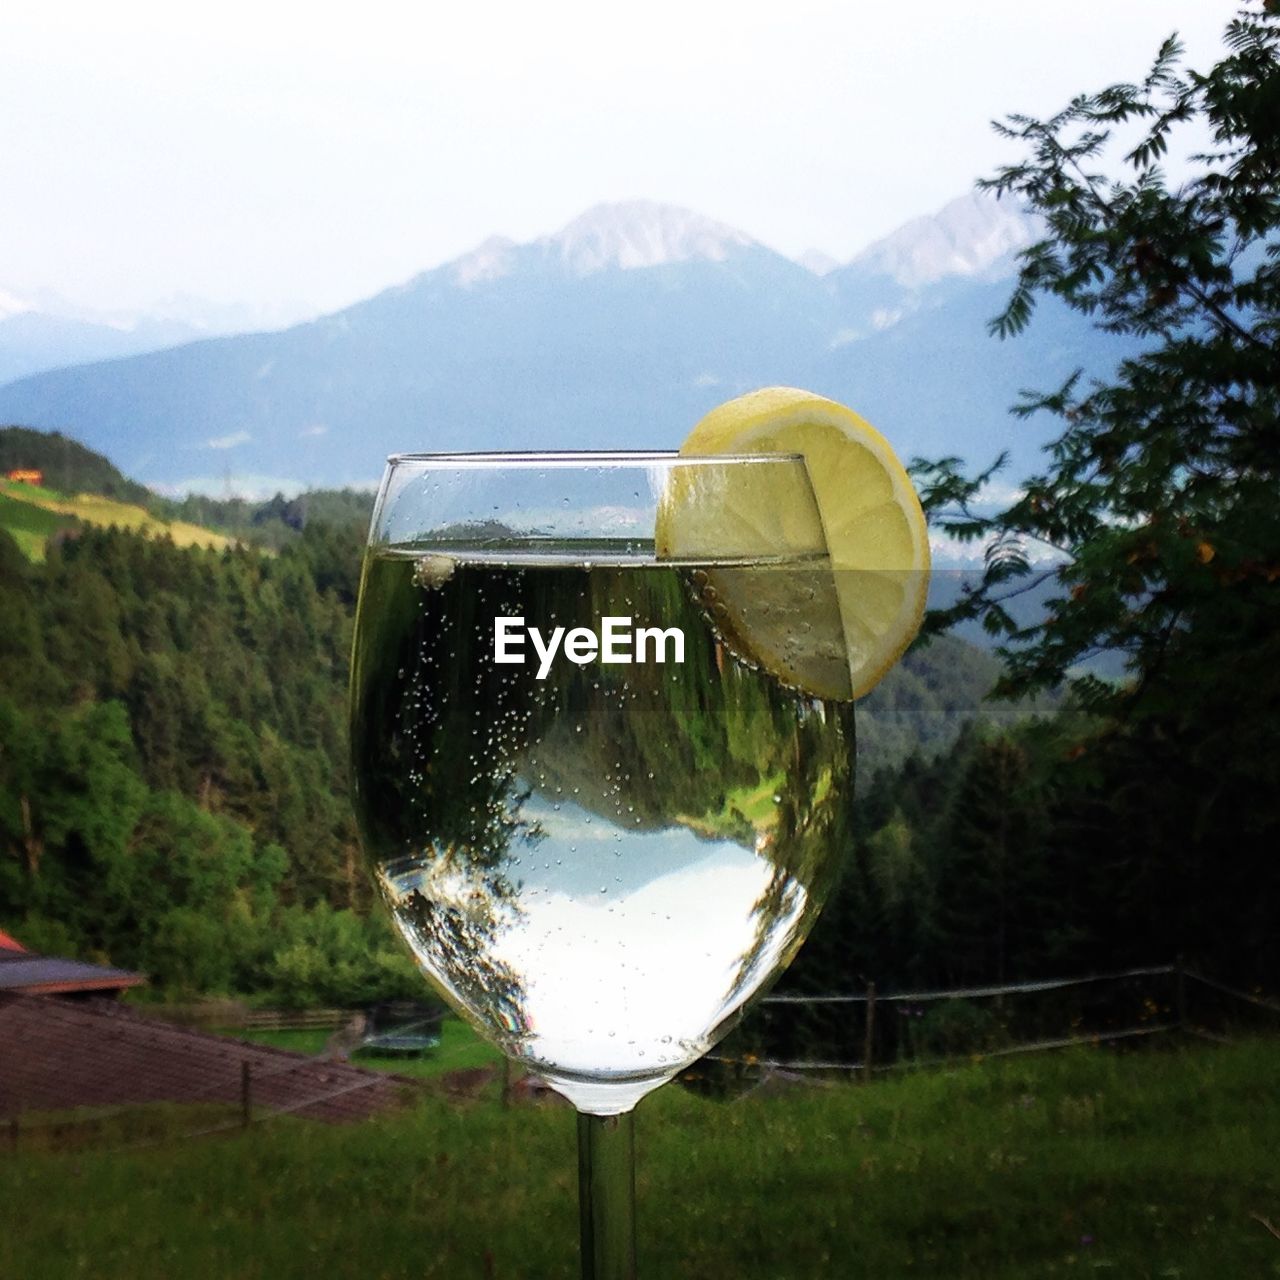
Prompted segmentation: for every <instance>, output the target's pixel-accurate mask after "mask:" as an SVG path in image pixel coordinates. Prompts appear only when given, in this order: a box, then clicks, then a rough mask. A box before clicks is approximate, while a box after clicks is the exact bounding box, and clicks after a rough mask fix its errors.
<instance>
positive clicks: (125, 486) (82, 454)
mask: <svg viewBox="0 0 1280 1280" xmlns="http://www.w3.org/2000/svg"><path fill="white" fill-rule="evenodd" d="M13 470H34V471H40V472H42V473H43V475H44V481H45V484H46V486H47V487H48V488H50V489H59V490H61V491H62V492H63V493H96V494H98V495H100V496H101V497H104V498H116V499H118V500H119V501H121V502H147V501H149V500H150V498H151V496H152V494H151V490H150V489H148V488H147V487H146V486H145V485H141V484H139V483H138V482H137V481H136V480H130V479H129V478H128V477H127V476H125V475H124V474H122V473H121V471H120V469H119V468H118V467H116V466H115V465H114V464H113V463H112V462H110V461H109V460H108V459H106V458H105V457H103V455H102V454H100V453H97V452H95V451H94V450H93V449H90V448H88V447H87V446H85V445H83V444H81V443H80V442H79V441H78V440H72V439H71V437H70V436H65V435H63V434H62V433H61V432H60V431H34V430H32V429H31V428H29V427H0V476H4V475H7V474H8V473H9V472H10V471H13Z"/></svg>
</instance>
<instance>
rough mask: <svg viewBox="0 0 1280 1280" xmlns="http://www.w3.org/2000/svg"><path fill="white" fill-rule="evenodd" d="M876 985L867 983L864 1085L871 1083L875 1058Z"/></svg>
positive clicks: (863, 1059) (863, 1062)
mask: <svg viewBox="0 0 1280 1280" xmlns="http://www.w3.org/2000/svg"><path fill="white" fill-rule="evenodd" d="M875 1039H876V984H875V983H874V982H868V983H867V1033H866V1038H865V1039H864V1041H863V1044H862V1083H863V1084H870V1083H871V1064H872V1061H873V1060H874V1058H875Z"/></svg>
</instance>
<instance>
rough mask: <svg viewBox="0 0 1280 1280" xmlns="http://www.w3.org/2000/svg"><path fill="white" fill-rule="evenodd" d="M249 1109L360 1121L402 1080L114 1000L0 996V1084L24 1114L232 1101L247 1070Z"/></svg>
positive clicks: (396, 1092)
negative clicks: (219, 1032)
mask: <svg viewBox="0 0 1280 1280" xmlns="http://www.w3.org/2000/svg"><path fill="white" fill-rule="evenodd" d="M245 1063H248V1064H249V1068H250V1081H251V1095H252V1101H253V1106H254V1108H255V1110H256V1109H259V1108H261V1109H263V1110H269V1111H288V1112H290V1113H292V1114H294V1115H298V1116H304V1117H306V1118H308V1119H314V1120H328V1121H342V1120H358V1119H362V1118H364V1117H365V1116H368V1115H371V1114H372V1113H373V1112H375V1111H380V1110H383V1109H385V1108H387V1107H390V1106H393V1105H395V1104H396V1103H397V1102H398V1101H399V1100H400V1099H401V1098H402V1097H403V1096H404V1094H405V1091H406V1089H408V1088H409V1087H410V1084H411V1082H409V1081H407V1080H405V1079H404V1078H403V1077H399V1076H393V1075H389V1074H387V1073H385V1072H381V1071H369V1070H367V1069H365V1068H363V1067H353V1066H350V1065H348V1064H346V1063H338V1062H329V1061H325V1060H323V1059H320V1058H312V1057H308V1056H306V1055H305V1054H300V1053H290V1052H288V1051H286V1050H284V1049H273V1048H269V1047H268V1046H266V1045H260V1044H250V1043H248V1042H247V1041H243V1040H236V1039H233V1038H231V1037H229V1036H219V1035H213V1034H211V1033H209V1032H207V1031H197V1030H195V1029H194V1028H191V1027H180V1026H176V1025H174V1024H173V1023H170V1022H164V1021H162V1020H161V1019H160V1018H157V1017H150V1016H147V1015H144V1014H142V1013H139V1012H138V1011H137V1010H134V1009H130V1008H128V1007H127V1006H125V1005H122V1004H120V1003H118V1002H117V1001H114V1000H106V999H89V1000H60V999H56V998H52V997H46V996H31V995H15V994H12V993H6V992H0V1082H3V1094H4V1099H5V1102H6V1103H7V1104H8V1105H10V1106H14V1105H16V1106H17V1107H19V1108H21V1109H22V1110H24V1111H63V1110H70V1109H72V1108H75V1107H101V1106H118V1105H122V1104H133V1103H149V1102H178V1103H210V1102H214V1103H217V1102H222V1103H233V1104H238V1103H239V1101H240V1096H241V1095H240V1090H241V1073H242V1070H243V1067H244V1064H245Z"/></svg>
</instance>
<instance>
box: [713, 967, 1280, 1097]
mask: <svg viewBox="0 0 1280 1280" xmlns="http://www.w3.org/2000/svg"><path fill="white" fill-rule="evenodd" d="M1138 979H1144V980H1150V979H1166V980H1168V981H1167V982H1166V983H1165V986H1166V988H1167V989H1166V990H1165V991H1164V992H1163V993H1161V994H1160V997H1159V998H1153V996H1152V993H1151V990H1150V988H1149V986H1148V985H1147V984H1146V983H1144V984H1143V986H1142V988H1141V990H1140V994H1139V995H1138V996H1137V997H1136V998H1135V997H1134V995H1133V993H1132V992H1130V994H1129V995H1128V997H1127V998H1126V997H1123V996H1120V997H1117V996H1115V995H1113V996H1112V997H1110V998H1105V997H1104V998H1097V997H1095V998H1094V999H1093V1001H1092V1003H1093V1004H1094V1005H1095V1006H1097V1008H1095V1010H1094V1012H1095V1013H1100V1015H1101V1016H1100V1017H1099V1019H1098V1025H1095V1026H1092V1027H1091V1028H1088V1029H1085V1028H1084V1027H1083V1026H1082V1024H1083V1023H1085V1022H1086V1018H1085V1017H1084V1015H1083V1014H1082V1013H1081V1012H1080V1010H1081V1009H1082V1008H1084V1007H1085V1006H1084V1005H1083V1004H1082V1002H1081V1001H1079V1000H1076V1001H1073V1002H1069V1003H1066V1004H1063V1003H1058V1004H1057V1005H1056V1006H1055V1007H1054V1008H1052V1009H1045V1008H1043V1007H1042V1008H1041V1009H1040V1010H1039V1015H1040V1016H1039V1018H1038V1021H1039V1022H1040V1023H1041V1024H1044V1023H1046V1022H1048V1021H1051V1020H1053V1019H1054V1018H1055V1017H1056V1018H1058V1019H1062V1018H1064V1017H1065V1019H1066V1021H1067V1023H1068V1025H1069V1026H1070V1028H1071V1033H1070V1034H1038V1035H1037V1034H1028V1035H1026V1036H1025V1037H1023V1038H1019V1037H1018V1035H1017V1032H1016V1028H1017V1027H1018V1025H1019V1024H1020V1023H1021V1024H1022V1025H1023V1026H1035V1024H1036V1022H1037V1018H1036V1017H1027V1016H1026V1015H1025V1014H1024V1015H1023V1016H1021V1017H1019V1016H1018V1015H1016V1014H1012V1013H1011V1012H1010V1009H1009V1007H1008V1004H1007V1003H1006V1002H1009V1001H1012V1000H1018V999H1023V998H1025V997H1027V996H1042V995H1046V994H1048V993H1057V992H1061V993H1072V992H1076V993H1080V992H1085V991H1087V990H1089V989H1090V988H1095V989H1096V988H1099V987H1102V986H1104V985H1106V984H1113V985H1115V984H1132V983H1133V982H1134V981H1135V980H1138ZM1189 984H1191V985H1193V986H1194V985H1196V984H1198V985H1199V986H1201V987H1203V988H1205V989H1207V990H1210V991H1213V992H1215V993H1216V994H1217V995H1218V996H1226V997H1228V998H1229V999H1230V1000H1233V1001H1236V1002H1239V1003H1241V1004H1244V1005H1247V1006H1250V1007H1251V1008H1254V1009H1260V1010H1264V1011H1266V1012H1268V1013H1273V1014H1277V1015H1280V1001H1277V1000H1274V999H1272V998H1270V997H1268V996H1265V995H1263V994H1261V993H1260V992H1248V991H1245V990H1242V989H1241V988H1239V987H1235V986H1232V985H1230V984H1228V983H1224V982H1221V981H1219V980H1218V979H1216V978H1212V977H1210V976H1208V975H1206V974H1203V973H1201V972H1199V971H1198V970H1196V969H1193V968H1190V967H1188V966H1186V965H1184V964H1183V963H1182V962H1180V961H1178V962H1175V963H1173V964H1160V965H1140V966H1135V967H1131V968H1127V969H1118V970H1112V971H1108V972H1103V973H1090V974H1083V975H1078V976H1074V977H1061V978H1047V979H1037V980H1034V981H1028V982H1011V983H999V984H991V985H985V986H971V987H949V988H937V989H926V990H917V991H892V992H880V991H877V989H876V985H875V983H868V984H867V987H866V989H865V990H864V991H860V992H846V993H839V994H816V995H806V994H801V993H785V994H778V995H771V996H766V997H765V999H764V1000H762V1001H761V1008H760V1012H759V1013H758V1014H757V1015H756V1021H755V1027H754V1034H747V1035H745V1036H743V1037H741V1038H740V1047H739V1048H738V1050H737V1051H736V1052H734V1051H726V1050H721V1051H720V1052H713V1053H710V1054H707V1055H706V1057H705V1059H704V1061H706V1062H710V1063H716V1064H719V1065H720V1066H722V1067H728V1068H734V1069H737V1070H738V1071H739V1073H743V1072H751V1073H755V1074H760V1075H768V1074H782V1075H789V1076H793V1077H795V1078H803V1077H804V1076H806V1075H810V1076H823V1075H826V1076H831V1075H843V1076H845V1077H860V1078H862V1079H863V1080H870V1079H872V1078H873V1077H874V1076H876V1075H879V1074H881V1073H886V1072H895V1071H903V1070H912V1069H927V1068H937V1067H946V1066H953V1065H955V1064H957V1063H961V1062H971V1061H973V1060H975V1059H985V1058H998V1057H1007V1056H1010V1055H1014V1054H1022V1053H1042V1052H1046V1051H1049V1050H1054V1049H1065V1048H1071V1047H1075V1046H1080V1045H1101V1044H1111V1043H1117V1042H1122V1041H1131V1040H1137V1039H1140V1038H1145V1037H1150V1036H1159V1035H1165V1034H1168V1033H1171V1032H1182V1033H1185V1034H1188V1035H1192V1036H1195V1037H1196V1038H1199V1039H1203V1040H1207V1041H1212V1042H1214V1043H1219V1044H1229V1043H1231V1037H1230V1036H1229V1035H1227V1034H1224V1033H1223V1032H1222V1031H1221V1030H1220V1029H1215V1027H1214V1026H1211V1025H1209V1023H1210V1022H1214V1023H1217V1024H1218V1025H1219V1026H1221V1025H1222V1024H1223V1023H1224V1022H1230V1021H1231V1019H1230V1018H1229V1017H1224V1015H1223V1009H1222V1007H1221V1004H1220V1003H1219V1007H1218V1008H1216V1009H1215V1010H1214V1016H1213V1017H1212V1018H1209V1019H1205V1018H1194V1017H1193V1016H1192V1011H1191V1008H1190V998H1189V993H1188V986H1189ZM978 1001H993V1002H1001V1009H1002V1016H1000V1017H998V1018H980V1017H976V1016H974V1015H972V1014H965V1015H964V1016H958V1015H957V1013H956V1011H955V1006H956V1005H957V1003H959V1002H964V1003H968V1002H978ZM928 1005H933V1006H935V1012H934V1018H935V1022H937V1021H938V1018H937V1014H938V1013H940V1012H941V1013H946V1012H951V1015H952V1016H951V1017H950V1020H949V1021H948V1022H947V1023H946V1024H945V1026H944V1027H943V1029H942V1031H941V1033H940V1034H938V1035H935V1036H934V1037H932V1038H931V1037H929V1036H928V1035H924V1036H922V1035H920V1034H918V1033H915V1034H913V1032H914V1030H915V1028H914V1026H913V1023H914V1022H915V1020H924V1021H925V1023H926V1024H927V1023H928V1017H929V1015H927V1014H926V1012H925V1009H924V1006H928ZM852 1006H856V1007H857V1008H856V1010H854V1009H851V1012H853V1013H854V1015H855V1016H853V1017H852V1018H848V1019H846V1020H845V1021H844V1023H843V1025H842V1026H841V1025H839V1024H832V1023H831V1022H830V1021H828V1023H827V1025H826V1028H825V1030H826V1035H827V1038H828V1041H829V1042H831V1043H842V1044H843V1045H845V1046H849V1045H851V1044H856V1049H857V1051H856V1052H854V1053H846V1054H843V1055H841V1054H819V1055H813V1054H808V1055H805V1056H800V1055H793V1056H785V1055H777V1054H770V1053H762V1052H759V1051H755V1050H753V1049H752V1048H751V1047H750V1045H751V1041H752V1040H753V1039H754V1040H756V1041H764V1042H768V1043H776V1042H778V1041H783V1042H785V1040H786V1039H787V1036H786V1032H785V1029H780V1028H779V1027H778V1026H777V1025H776V1023H771V1022H770V1019H769V1014H770V1013H771V1012H773V1011H776V1010H783V1011H793V1010H799V1011H807V1010H819V1011H833V1010H834V1011H838V1010H839V1009H840V1008H842V1007H845V1008H848V1007H852ZM1126 1009H1136V1013H1135V1015H1134V1016H1132V1017H1129V1018H1127V1019H1124V1018H1121V1019H1119V1020H1117V1015H1118V1014H1119V1013H1122V1012H1123V1011H1124V1010H1126ZM887 1010H895V1011H896V1012H897V1013H898V1014H899V1015H900V1017H899V1021H900V1022H901V1023H904V1024H906V1030H903V1028H902V1027H901V1026H898V1027H895V1026H894V1024H893V1023H892V1022H891V1021H890V1020H889V1019H887V1018H885V1017H884V1014H885V1012H886V1011H887ZM930 1029H931V1030H936V1027H935V1028H930ZM799 1038H803V1039H805V1040H807V1041H809V1042H812V1041H813V1040H815V1039H818V1040H821V1039H822V1038H823V1028H822V1027H821V1026H818V1027H817V1028H816V1029H815V1026H814V1025H813V1024H812V1022H811V1023H810V1024H809V1025H808V1026H807V1027H806V1029H805V1031H804V1033H803V1035H802V1036H801V1037H799ZM966 1039H967V1040H968V1043H957V1042H963V1041H965V1040H966ZM948 1040H951V1041H952V1043H951V1045H950V1047H951V1048H952V1050H953V1051H952V1052H945V1051H943V1052H937V1051H931V1050H933V1049H936V1048H937V1046H938V1045H939V1042H941V1043H942V1044H943V1045H946V1042H947V1041H948Z"/></svg>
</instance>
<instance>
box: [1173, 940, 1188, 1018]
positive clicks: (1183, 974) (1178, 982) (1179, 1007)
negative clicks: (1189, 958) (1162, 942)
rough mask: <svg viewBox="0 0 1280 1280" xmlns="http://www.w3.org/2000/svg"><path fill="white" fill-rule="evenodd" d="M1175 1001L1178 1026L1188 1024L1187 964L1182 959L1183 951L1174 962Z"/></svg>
mask: <svg viewBox="0 0 1280 1280" xmlns="http://www.w3.org/2000/svg"><path fill="white" fill-rule="evenodd" d="M1173 1003H1174V1010H1175V1012H1176V1013H1177V1015H1178V1026H1180V1027H1185V1026H1186V1025H1187V966H1186V964H1185V963H1184V961H1183V959H1182V952H1181V951H1179V952H1178V958H1177V959H1176V960H1175V961H1174V962H1173Z"/></svg>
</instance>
